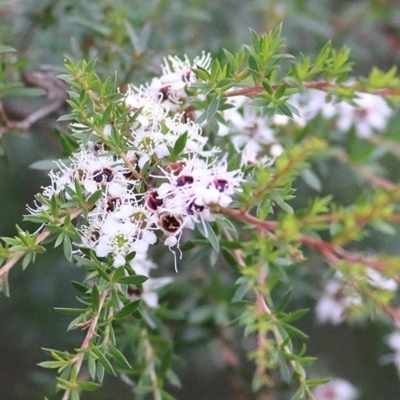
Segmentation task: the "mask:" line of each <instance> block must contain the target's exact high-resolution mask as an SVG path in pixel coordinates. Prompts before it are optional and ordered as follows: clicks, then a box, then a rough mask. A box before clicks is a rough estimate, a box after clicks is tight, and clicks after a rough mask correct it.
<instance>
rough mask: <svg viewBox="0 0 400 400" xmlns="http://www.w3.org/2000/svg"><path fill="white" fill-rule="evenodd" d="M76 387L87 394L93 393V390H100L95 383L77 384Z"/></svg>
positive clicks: (99, 386)
mask: <svg viewBox="0 0 400 400" xmlns="http://www.w3.org/2000/svg"><path fill="white" fill-rule="evenodd" d="M77 385H78V387H79V388H80V389H82V390H86V391H88V392H93V391H94V390H97V389H99V388H101V385H100V384H98V383H95V382H77Z"/></svg>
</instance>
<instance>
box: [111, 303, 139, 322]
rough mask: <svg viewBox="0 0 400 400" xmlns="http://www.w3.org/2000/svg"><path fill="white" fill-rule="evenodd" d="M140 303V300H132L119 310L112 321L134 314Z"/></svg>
mask: <svg viewBox="0 0 400 400" xmlns="http://www.w3.org/2000/svg"><path fill="white" fill-rule="evenodd" d="M140 301H141V300H134V301H131V302H130V303H128V304H127V305H126V306H124V307H123V308H121V310H119V311H118V312H117V313H116V314H115V315H114V319H121V318H124V317H126V316H127V315H130V314H132V313H134V312H135V311H136V310H137V308H138V307H139V304H140Z"/></svg>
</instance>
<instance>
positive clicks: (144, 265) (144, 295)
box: [130, 254, 172, 308]
mask: <svg viewBox="0 0 400 400" xmlns="http://www.w3.org/2000/svg"><path fill="white" fill-rule="evenodd" d="M130 266H131V267H132V268H133V270H134V271H135V272H136V273H137V274H138V275H144V276H150V271H151V270H153V269H155V268H157V266H156V264H154V263H153V262H152V261H151V260H149V259H148V258H147V256H146V255H145V254H137V255H136V256H135V258H134V259H133V260H132V261H130ZM171 282H172V278H171V277H162V278H149V279H148V280H147V281H146V282H144V283H143V292H141V293H140V292H138V293H130V297H131V299H132V300H134V299H139V298H141V299H143V300H144V301H145V302H146V304H147V305H148V306H149V307H151V308H157V307H158V295H157V290H158V289H160V288H162V287H163V286H166V285H168V284H169V283H171Z"/></svg>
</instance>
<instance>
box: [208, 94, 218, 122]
mask: <svg viewBox="0 0 400 400" xmlns="http://www.w3.org/2000/svg"><path fill="white" fill-rule="evenodd" d="M220 101H221V99H220V97H219V96H214V97H213V98H212V100H211V102H210V104H209V105H208V107H207V111H206V119H207V121H209V120H210V119H212V118H213V117H214V115H215V113H216V112H217V111H218V107H219V103H220Z"/></svg>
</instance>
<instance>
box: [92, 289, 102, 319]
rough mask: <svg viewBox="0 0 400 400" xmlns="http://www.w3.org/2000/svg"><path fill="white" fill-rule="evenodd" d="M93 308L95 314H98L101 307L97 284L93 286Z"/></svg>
mask: <svg viewBox="0 0 400 400" xmlns="http://www.w3.org/2000/svg"><path fill="white" fill-rule="evenodd" d="M92 309H93V314H98V312H99V309H100V293H99V289H98V288H97V286H96V285H93V287H92Z"/></svg>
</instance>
